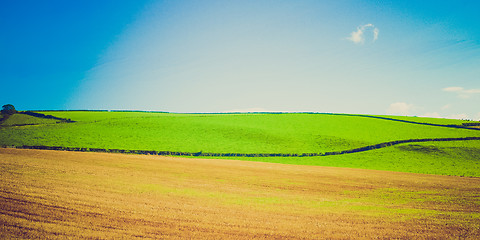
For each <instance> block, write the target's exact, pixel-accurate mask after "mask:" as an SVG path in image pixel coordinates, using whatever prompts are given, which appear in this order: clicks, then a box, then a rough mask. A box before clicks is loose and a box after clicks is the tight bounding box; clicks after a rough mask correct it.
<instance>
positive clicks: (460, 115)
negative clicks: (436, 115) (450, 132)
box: [448, 113, 469, 119]
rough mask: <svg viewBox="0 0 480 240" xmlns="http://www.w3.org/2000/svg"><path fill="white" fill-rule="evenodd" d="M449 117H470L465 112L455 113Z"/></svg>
mask: <svg viewBox="0 0 480 240" xmlns="http://www.w3.org/2000/svg"><path fill="white" fill-rule="evenodd" d="M448 118H452V119H469V118H468V115H467V114H465V113H460V114H453V115H450V116H448Z"/></svg>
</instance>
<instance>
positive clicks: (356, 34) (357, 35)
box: [347, 23, 380, 44]
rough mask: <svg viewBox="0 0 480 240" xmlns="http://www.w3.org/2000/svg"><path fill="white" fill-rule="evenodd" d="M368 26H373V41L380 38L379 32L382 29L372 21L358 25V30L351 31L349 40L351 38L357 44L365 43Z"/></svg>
mask: <svg viewBox="0 0 480 240" xmlns="http://www.w3.org/2000/svg"><path fill="white" fill-rule="evenodd" d="M367 28H372V32H373V40H372V41H373V42H375V41H376V40H377V39H378V33H379V32H380V30H379V29H378V28H376V27H375V26H374V25H373V24H371V23H368V24H365V25H362V26H359V27H357V30H356V31H353V32H352V33H350V37H347V40H350V41H352V42H354V43H355V44H364V43H365V36H364V33H365V31H366V30H367Z"/></svg>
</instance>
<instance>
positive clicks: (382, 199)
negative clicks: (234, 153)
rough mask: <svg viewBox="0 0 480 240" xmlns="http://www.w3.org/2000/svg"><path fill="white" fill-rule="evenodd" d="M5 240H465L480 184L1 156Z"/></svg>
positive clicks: (240, 165) (100, 158) (95, 156)
mask: <svg viewBox="0 0 480 240" xmlns="http://www.w3.org/2000/svg"><path fill="white" fill-rule="evenodd" d="M0 169H1V173H2V174H1V175H0V178H1V184H0V191H1V194H0V196H1V198H2V199H0V203H1V204H0V211H1V212H0V238H12V237H21V238H117V239H118V238H126V239H131V238H192V239H205V238H217V239H218V238H236V239H252V238H260V239H261V238H288V239H292V238H296V239H322V238H329V239H358V238H369V239H370V238H375V237H378V238H421V239H432V238H466V239H475V238H478V237H479V236H480V222H479V221H478V219H479V218H480V179H479V178H465V177H455V176H438V175H426V174H413V173H399V172H387V171H376V170H362V169H349V168H330V167H319V166H298V165H285V164H276V163H261V162H248V161H234V160H216V159H207V160H206V159H187V158H174V157H161V156H141V155H121V154H105V153H79V152H62V151H41V150H19V149H0Z"/></svg>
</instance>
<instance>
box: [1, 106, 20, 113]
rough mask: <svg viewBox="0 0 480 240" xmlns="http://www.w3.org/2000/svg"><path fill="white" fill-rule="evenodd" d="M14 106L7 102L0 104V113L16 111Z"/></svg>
mask: <svg viewBox="0 0 480 240" xmlns="http://www.w3.org/2000/svg"><path fill="white" fill-rule="evenodd" d="M16 112H17V110H15V107H14V106H13V105H12V104H7V105H3V106H2V114H4V115H12V114H14V113H16Z"/></svg>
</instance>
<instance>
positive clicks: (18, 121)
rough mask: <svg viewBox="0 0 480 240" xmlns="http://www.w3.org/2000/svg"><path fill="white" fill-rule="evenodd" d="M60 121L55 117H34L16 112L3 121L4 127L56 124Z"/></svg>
mask: <svg viewBox="0 0 480 240" xmlns="http://www.w3.org/2000/svg"><path fill="white" fill-rule="evenodd" d="M57 122H59V121H58V120H55V119H45V118H38V117H32V116H29V115H26V114H20V113H16V114H13V115H11V116H10V117H8V119H7V120H6V121H4V122H2V123H1V126H3V127H9V126H14V125H32V124H33V125H36V124H54V123H57Z"/></svg>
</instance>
